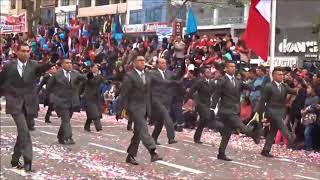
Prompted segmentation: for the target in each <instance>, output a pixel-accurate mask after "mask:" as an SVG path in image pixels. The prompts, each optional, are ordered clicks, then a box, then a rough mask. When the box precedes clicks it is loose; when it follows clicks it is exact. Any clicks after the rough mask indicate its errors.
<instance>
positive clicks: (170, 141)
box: [168, 139, 178, 144]
mask: <svg viewBox="0 0 320 180" xmlns="http://www.w3.org/2000/svg"><path fill="white" fill-rule="evenodd" d="M175 143H178V141H176V140H174V139H170V140H169V141H168V144H175Z"/></svg>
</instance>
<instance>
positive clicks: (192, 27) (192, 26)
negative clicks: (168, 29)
mask: <svg viewBox="0 0 320 180" xmlns="http://www.w3.org/2000/svg"><path fill="white" fill-rule="evenodd" d="M197 31H198V28H197V21H196V18H195V17H194V15H193V12H192V8H191V7H189V9H188V20H187V29H186V35H189V34H193V33H196V32H197Z"/></svg>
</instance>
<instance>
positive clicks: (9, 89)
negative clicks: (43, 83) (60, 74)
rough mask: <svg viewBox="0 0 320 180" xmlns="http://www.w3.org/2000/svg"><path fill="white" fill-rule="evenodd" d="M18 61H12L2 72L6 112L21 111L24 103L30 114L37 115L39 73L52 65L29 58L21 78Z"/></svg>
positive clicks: (0, 79)
mask: <svg viewBox="0 0 320 180" xmlns="http://www.w3.org/2000/svg"><path fill="white" fill-rule="evenodd" d="M17 63H18V60H13V61H11V62H10V63H8V64H6V65H5V66H4V67H3V70H2V71H1V72H0V87H3V89H2V90H3V91H4V92H2V93H4V94H5V97H6V113H7V114H17V113H20V112H22V107H23V105H24V107H25V108H26V112H27V114H28V115H37V113H38V109H39V99H38V95H37V87H36V81H37V74H41V73H43V72H45V71H47V70H48V69H50V68H51V66H52V65H51V64H49V63H48V64H41V65H40V64H38V63H37V62H36V61H33V60H28V62H27V64H26V68H25V70H24V73H23V78H21V76H20V75H19V72H18V69H17ZM2 93H0V94H2Z"/></svg>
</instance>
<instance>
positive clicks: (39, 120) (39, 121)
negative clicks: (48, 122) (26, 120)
mask: <svg viewBox="0 0 320 180" xmlns="http://www.w3.org/2000/svg"><path fill="white" fill-rule="evenodd" d="M34 120H35V121H38V122H43V123H44V121H43V120H39V119H34Z"/></svg>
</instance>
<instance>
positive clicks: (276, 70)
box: [272, 66, 283, 75]
mask: <svg viewBox="0 0 320 180" xmlns="http://www.w3.org/2000/svg"><path fill="white" fill-rule="evenodd" d="M279 71H283V68H282V67H279V66H278V67H275V68H274V69H273V71H272V75H274V73H275V72H279Z"/></svg>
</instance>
